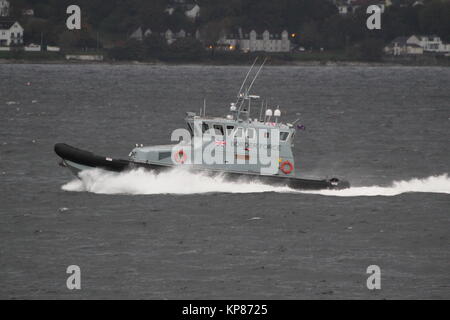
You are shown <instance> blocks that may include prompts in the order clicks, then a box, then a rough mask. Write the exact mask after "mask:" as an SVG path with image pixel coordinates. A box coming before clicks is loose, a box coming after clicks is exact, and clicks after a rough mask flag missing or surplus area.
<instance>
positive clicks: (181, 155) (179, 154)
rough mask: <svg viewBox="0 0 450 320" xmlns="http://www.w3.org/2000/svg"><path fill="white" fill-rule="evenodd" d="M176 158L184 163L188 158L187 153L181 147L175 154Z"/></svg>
mask: <svg viewBox="0 0 450 320" xmlns="http://www.w3.org/2000/svg"><path fill="white" fill-rule="evenodd" d="M174 159H175V162H177V163H181V164H183V163H185V162H186V160H187V154H186V152H184V151H183V149H181V150H179V151H177V152H176V153H175V154H174Z"/></svg>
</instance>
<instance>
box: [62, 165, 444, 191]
mask: <svg viewBox="0 0 450 320" xmlns="http://www.w3.org/2000/svg"><path fill="white" fill-rule="evenodd" d="M62 189H63V190H65V191H75V192H92V193H97V194H128V195H151V194H182V195H188V194H201V193H219V192H220V193H261V192H279V193H305V194H319V195H324V196H340V197H358V196H396V195H399V194H402V193H407V192H430V193H446V194H450V179H449V177H448V175H447V174H442V175H439V176H431V177H428V178H424V179H419V178H413V179H410V180H404V181H394V182H393V183H392V184H391V185H390V186H387V187H383V186H366V187H364V186H363V187H351V188H349V189H344V190H319V191H299V190H294V189H291V188H289V187H287V186H286V187H282V186H271V185H267V184H262V183H260V182H252V183H248V182H239V181H237V182H231V181H227V180H226V179H225V178H224V177H223V176H220V175H219V176H215V177H210V176H208V175H206V174H199V173H192V172H190V171H187V170H185V169H183V168H175V169H173V170H170V171H165V172H161V173H156V172H152V171H146V170H144V169H137V170H132V171H128V172H123V173H115V172H108V171H104V170H100V169H93V170H86V171H83V172H80V174H79V179H74V180H72V181H70V182H69V183H67V184H65V185H63V186H62Z"/></svg>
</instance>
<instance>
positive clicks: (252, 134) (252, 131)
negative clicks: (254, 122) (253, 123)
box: [247, 128, 255, 139]
mask: <svg viewBox="0 0 450 320" xmlns="http://www.w3.org/2000/svg"><path fill="white" fill-rule="evenodd" d="M254 137H255V129H253V128H248V129H247V138H249V139H253V138H254Z"/></svg>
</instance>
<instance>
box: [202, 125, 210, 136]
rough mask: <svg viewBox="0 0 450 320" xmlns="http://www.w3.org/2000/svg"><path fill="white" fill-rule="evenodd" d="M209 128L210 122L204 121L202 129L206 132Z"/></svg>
mask: <svg viewBox="0 0 450 320" xmlns="http://www.w3.org/2000/svg"><path fill="white" fill-rule="evenodd" d="M208 130H209V126H208V124H207V123H205V122H203V123H202V131H203V133H205V132H206V131H208Z"/></svg>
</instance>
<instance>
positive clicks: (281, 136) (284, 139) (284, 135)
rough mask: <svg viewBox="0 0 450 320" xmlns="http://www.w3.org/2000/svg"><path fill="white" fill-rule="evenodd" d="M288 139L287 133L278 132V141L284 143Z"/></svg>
mask: <svg viewBox="0 0 450 320" xmlns="http://www.w3.org/2000/svg"><path fill="white" fill-rule="evenodd" d="M288 137H289V132H280V140H281V141H286V140H287V138H288Z"/></svg>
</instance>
